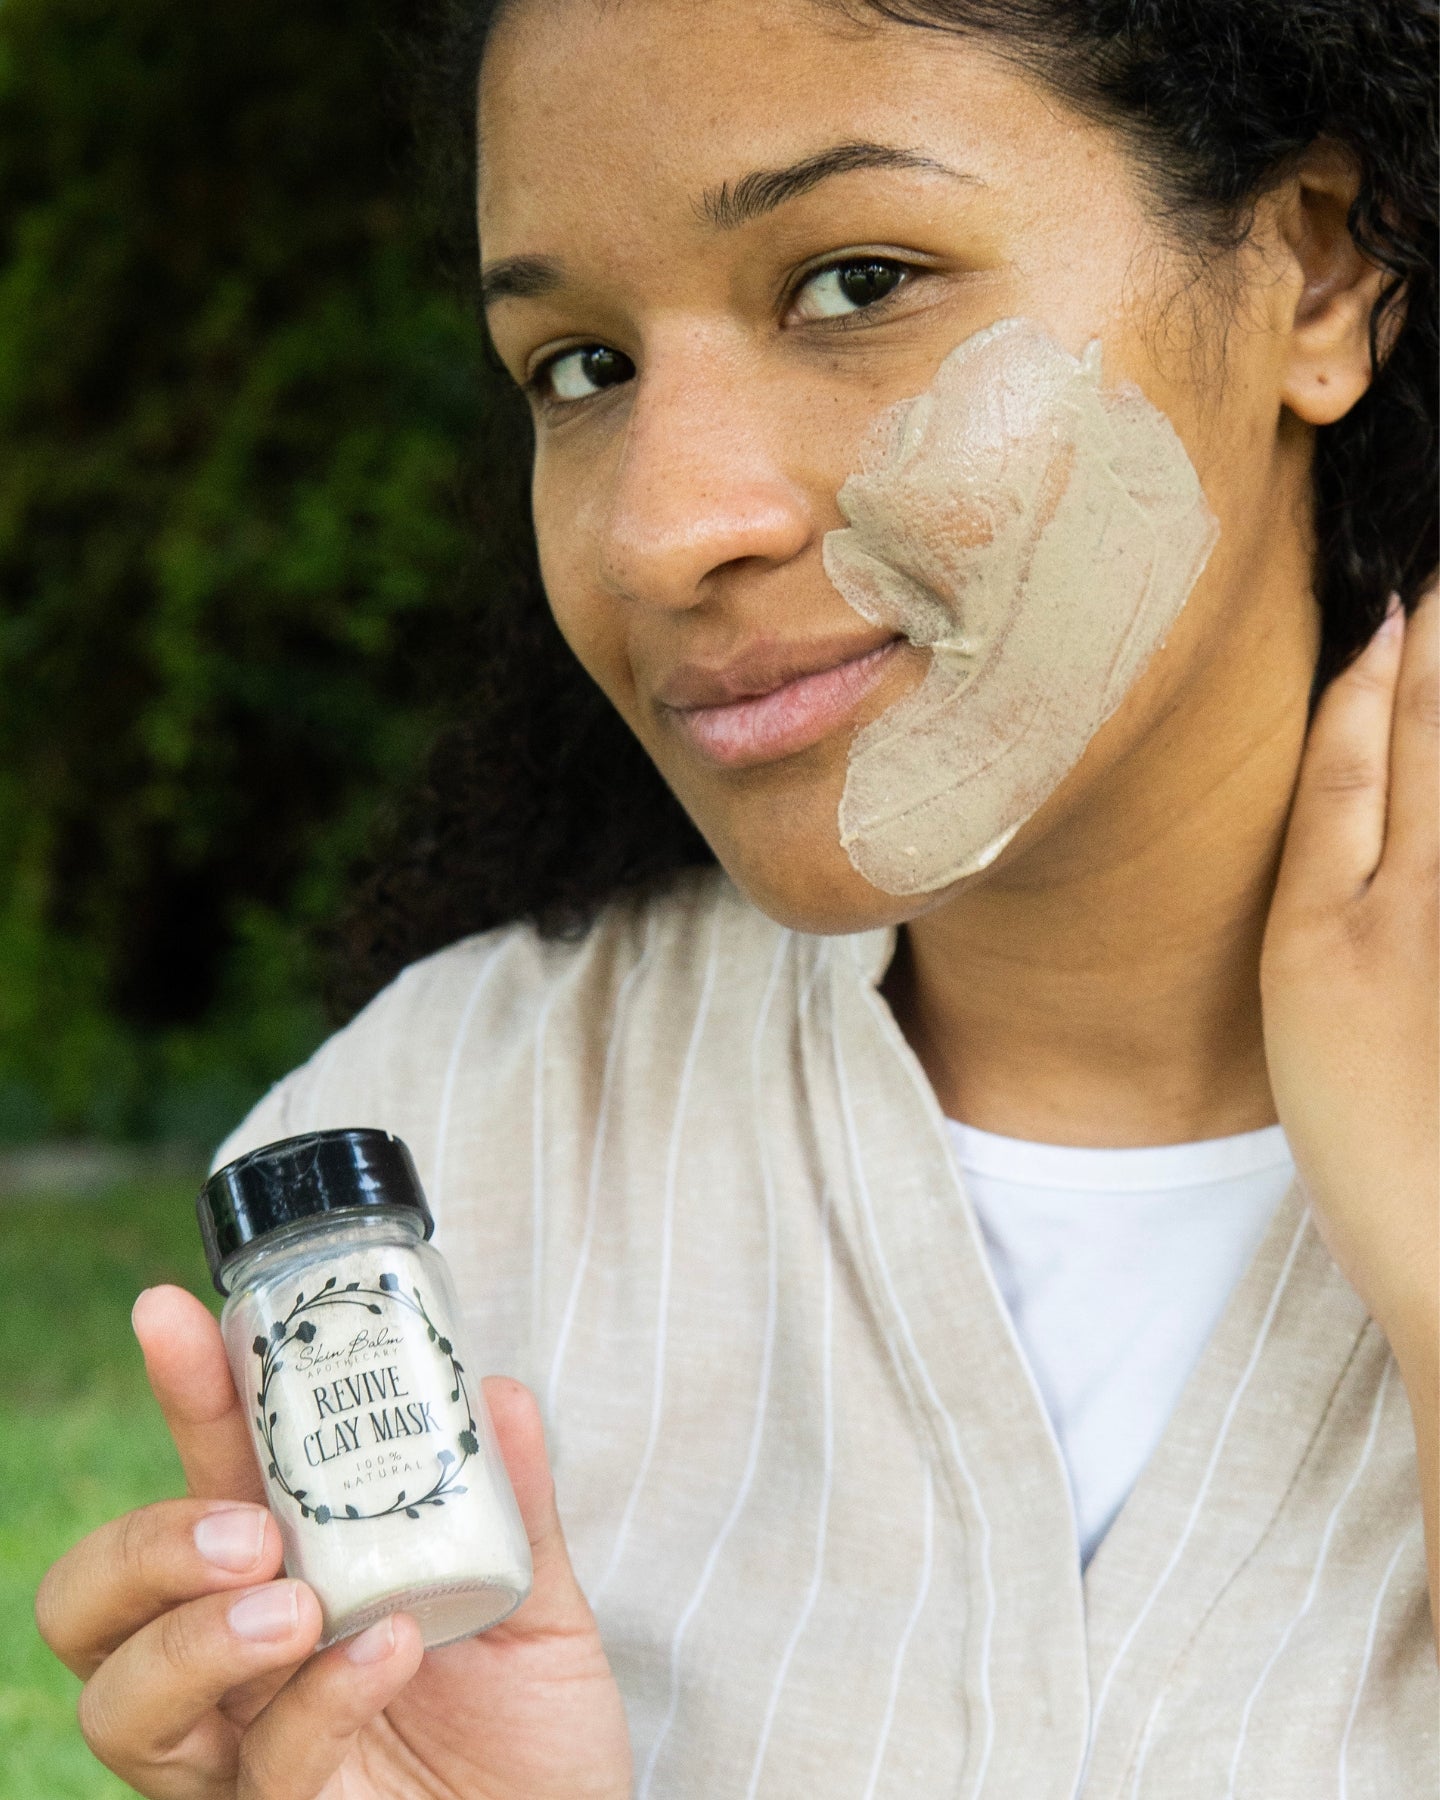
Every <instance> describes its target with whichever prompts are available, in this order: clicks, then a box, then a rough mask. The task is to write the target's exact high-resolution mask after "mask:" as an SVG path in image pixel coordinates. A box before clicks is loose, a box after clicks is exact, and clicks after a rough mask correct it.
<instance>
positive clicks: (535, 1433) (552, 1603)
mask: <svg viewBox="0 0 1440 1800" xmlns="http://www.w3.org/2000/svg"><path fill="white" fill-rule="evenodd" d="M482 1388H483V1391H484V1398H485V1405H486V1407H487V1409H488V1410H489V1414H490V1420H491V1423H492V1424H493V1425H494V1427H495V1437H496V1440H497V1442H498V1443H499V1446H500V1454H501V1456H502V1457H503V1458H504V1460H505V1467H506V1469H507V1471H508V1472H509V1476H510V1485H511V1487H513V1488H514V1490H515V1499H516V1501H517V1503H518V1504H519V1507H520V1517H521V1520H522V1521H523V1523H524V1526H525V1531H526V1535H527V1536H528V1537H529V1539H530V1555H531V1559H532V1561H533V1563H534V1566H535V1579H534V1586H533V1587H532V1588H531V1591H530V1597H529V1599H528V1600H526V1602H525V1604H524V1605H523V1606H522V1607H520V1608H519V1610H518V1611H517V1612H516V1613H515V1614H514V1615H513V1616H512V1617H511V1618H509V1619H507V1620H506V1621H505V1623H504V1624H503V1625H500V1626H498V1627H497V1628H496V1630H495V1632H493V1633H492V1634H491V1636H492V1638H501V1637H503V1636H513V1637H525V1636H540V1635H543V1634H548V1633H555V1632H560V1633H565V1632H571V1631H574V1630H576V1629H582V1630H588V1629H592V1628H593V1614H592V1613H591V1611H590V1603H589V1602H588V1601H587V1600H586V1598H585V1596H584V1594H583V1593H582V1592H581V1590H580V1584H579V1582H577V1581H576V1579H575V1572H574V1570H573V1569H572V1568H571V1566H570V1552H569V1551H568V1549H567V1548H566V1546H565V1533H564V1531H563V1530H562V1528H561V1525H560V1514H559V1511H558V1509H557V1508H556V1505H555V1482H554V1478H553V1477H552V1476H551V1473H550V1460H549V1458H548V1456H547V1455H546V1453H545V1430H544V1427H543V1425H542V1424H541V1422H540V1409H539V1407H538V1406H537V1405H536V1404H535V1397H534V1395H533V1394H532V1393H531V1392H530V1390H529V1389H528V1388H527V1387H526V1386H525V1385H524V1383H523V1382H519V1381H513V1380H511V1379H510V1377H509V1376H506V1375H491V1376H487V1377H486V1379H485V1381H484V1382H483V1383H482Z"/></svg>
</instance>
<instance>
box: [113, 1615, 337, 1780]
mask: <svg viewBox="0 0 1440 1800" xmlns="http://www.w3.org/2000/svg"><path fill="white" fill-rule="evenodd" d="M320 1630H321V1621H320V1604H319V1602H318V1601H317V1600H316V1598H315V1596H314V1594H312V1593H311V1591H310V1590H309V1588H307V1587H305V1586H304V1585H303V1584H302V1583H300V1582H298V1581H271V1582H267V1583H265V1584H264V1585H263V1586H261V1587H251V1588H246V1589H243V1590H242V1591H241V1592H239V1593H229V1594H209V1595H207V1596H206V1597H205V1598H204V1599H201V1600H191V1601H189V1602H188V1603H187V1604H185V1605H183V1606H176V1607H172V1608H171V1609H170V1611H168V1612H165V1613H162V1614H161V1615H160V1616H159V1618H157V1619H152V1620H151V1622H150V1623H149V1624H148V1625H145V1626H142V1628H141V1629H140V1630H139V1631H137V1632H136V1633H135V1634H134V1635H133V1636H132V1637H129V1638H127V1639H126V1640H125V1642H124V1643H123V1644H121V1645H120V1646H119V1648H118V1649H116V1650H115V1651H114V1653H113V1654H112V1655H110V1656H107V1657H106V1659H105V1661H104V1662H102V1663H101V1664H100V1667H99V1668H98V1669H97V1670H96V1671H95V1673H94V1674H93V1675H92V1676H91V1677H90V1680H89V1681H88V1682H87V1683H86V1685H85V1688H84V1690H83V1692H82V1693H81V1696H80V1728H81V1730H82V1731H83V1732H84V1734H85V1741H86V1743H88V1744H89V1746H90V1748H91V1749H92V1750H93V1751H94V1753H95V1754H96V1756H98V1757H99V1758H100V1760H101V1762H103V1763H106V1764H107V1765H108V1766H109V1767H110V1768H112V1769H114V1770H115V1772H116V1773H117V1774H118V1775H121V1776H123V1777H124V1778H125V1780H127V1781H129V1782H130V1784H131V1785H132V1786H133V1787H137V1788H139V1789H140V1791H141V1792H142V1793H157V1792H160V1791H162V1788H163V1789H164V1791H167V1792H168V1791H173V1792H175V1793H177V1794H178V1793H184V1794H193V1793H196V1792H204V1791H205V1787H204V1785H200V1786H198V1787H197V1785H196V1783H197V1781H198V1782H199V1783H201V1784H207V1783H214V1782H217V1781H223V1780H225V1779H228V1778H229V1777H231V1776H233V1774H234V1769H235V1760H236V1755H237V1748H236V1747H237V1744H238V1741H239V1734H238V1733H237V1732H235V1731H234V1730H233V1729H231V1728H230V1727H229V1726H227V1725H226V1722H225V1721H224V1720H223V1719H222V1718H221V1717H220V1716H219V1713H218V1711H217V1708H218V1706H219V1703H220V1701H221V1700H222V1699H223V1697H224V1696H225V1695H226V1694H227V1693H229V1691H230V1690H231V1689H232V1688H235V1687H238V1686H239V1685H240V1684H241V1683H243V1682H247V1681H252V1680H254V1679H255V1678H256V1677H257V1676H259V1675H263V1674H266V1673H270V1672H273V1671H275V1670H278V1669H283V1668H288V1667H292V1666H295V1665H297V1664H299V1663H300V1662H301V1661H302V1660H303V1659H304V1658H305V1657H307V1656H308V1655H309V1654H310V1653H311V1651H312V1650H313V1649H314V1648H315V1641H316V1639H317V1638H318V1637H319V1636H320ZM282 1691H283V1690H282ZM157 1771H158V1772H161V1774H162V1776H163V1774H164V1772H166V1771H170V1772H173V1774H174V1775H175V1776H176V1778H177V1779H175V1781H174V1782H173V1783H169V1784H167V1783H166V1782H164V1781H163V1780H161V1781H160V1782H157V1780H156V1772H157ZM182 1777H183V1779H181V1778H182ZM187 1784H188V1785H187Z"/></svg>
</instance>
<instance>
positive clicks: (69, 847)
mask: <svg viewBox="0 0 1440 1800" xmlns="http://www.w3.org/2000/svg"><path fill="white" fill-rule="evenodd" d="M403 10H404V9H401V11H402V13H403ZM397 23H398V24H403V23H404V19H403V17H400V18H397V17H392V16H387V15H386V14H385V12H384V9H383V8H382V7H381V6H379V5H378V4H377V5H371V4H365V3H363V0H362V3H361V4H334V3H324V0H309V3H307V4H306V5H303V6H296V5H294V4H293V0H230V4H227V5H225V6H221V7H197V6H193V5H190V4H186V3H185V0H0V1142H3V1141H5V1140H7V1139H8V1140H11V1141H14V1140H19V1139H26V1138H32V1137H37V1136H42V1135H56V1134H82V1135H100V1136H117V1137H145V1136H168V1137H175V1136H179V1137H188V1138H192V1139H196V1140H199V1141H213V1140H214V1139H216V1138H217V1137H218V1136H219V1135H220V1134H221V1133H222V1132H223V1131H224V1130H225V1129H226V1128H227V1127H228V1126H229V1125H230V1124H231V1123H233V1122H234V1120H235V1118H236V1117H237V1116H238V1115H239V1113H240V1112H241V1111H243V1109H244V1107H245V1106H246V1105H247V1104H248V1102H249V1100H250V1099H251V1097H252V1096H253V1095H254V1094H255V1093H256V1092H258V1091H259V1090H260V1089H261V1088H262V1087H263V1086H264V1085H265V1084H266V1083H267V1082H268V1081H269V1080H270V1079H272V1078H273V1077H274V1076H275V1075H277V1074H279V1073H280V1072H282V1071H283V1070H284V1069H285V1068H287V1067H289V1066H291V1065H292V1064H293V1063H294V1062H295V1061H297V1060H298V1059H299V1058H300V1057H302V1056H303V1055H304V1054H305V1053H307V1052H308V1050H309V1048H310V1047H311V1046H312V1045H313V1043H314V1042H315V1041H317V1039H318V1038H319V1037H320V1036H321V1035H322V1033H323V1030H324V1028H325V1020H324V1017H323V1014H322V1010H321V1005H320V999H319V994H320V986H321V981H320V959H319V955H318V952H317V948H316V945H317V941H318V934H320V933H321V932H322V931H323V927H324V926H325V924H326V922H327V921H328V920H330V919H331V918H332V917H333V916H334V915H335V913H336V911H337V909H338V908H339V906H340V905H341V904H342V901H343V896H344V893H345V889H346V885H347V881H348V879H349V877H350V872H351V870H352V868H353V865H354V863H355V859H356V858H357V856H358V855H359V854H360V853H361V852H362V851H363V849H364V846H365V843H366V840H367V836H368V834H369V832H370V830H371V828H372V824H373V821H374V820H375V819H376V817H377V815H378V814H382V813H383V812H384V811H385V808H386V806H387V803H388V801H389V800H390V798H391V797H392V796H394V795H395V794H396V793H397V792H398V791H399V790H401V789H402V788H403V787H404V786H405V785H406V784H407V783H408V781H409V780H410V778H411V777H412V774H413V772H414V771H415V770H416V768H417V765H418V763H419V760H420V756H421V751H422V747H423V745H424V743H425V741H426V740H427V738H428V737H429V736H430V735H431V733H432V731H433V729H434V726H435V724H436V722H437V717H438V714H439V713H440V711H441V710H442V709H443V707H444V706H445V705H447V704H453V703H454V702H455V700H456V697H457V696H456V692H455V691H454V678H453V676H452V677H451V689H450V690H449V691H448V692H447V690H446V684H445V681H444V680H442V679H441V676H440V674H439V671H441V670H453V669H455V668H456V667H457V666H458V663H459V661H460V657H459V652H458V646H460V645H461V644H463V642H464V641H465V632H466V629H467V619H468V618H469V617H470V616H471V615H472V613H473V609H474V607H475V605H476V601H475V599H474V595H475V594H476V593H477V592H481V593H483V589H484V582H485V579H486V569H485V564H484V561H483V559H481V558H479V556H478V553H477V554H470V553H469V552H467V543H468V542H471V541H473V539H474V536H475V534H474V533H473V531H471V530H470V529H469V527H470V525H472V524H473V520H469V521H467V519H466V517H465V516H464V515H465V513H466V511H467V510H469V511H472V512H473V511H474V509H475V508H476V507H477V506H478V507H479V509H480V512H481V514H482V516H483V515H484V513H485V509H486V507H487V504H488V503H489V501H488V497H489V496H491V495H492V494H493V493H495V492H497V491H498V489H499V488H502V487H504V486H505V484H506V483H512V484H513V481H514V479H515V478H516V471H517V468H518V467H519V465H521V464H523V461H524V459H525V456H526V455H527V454H528V446H527V445H525V444H524V442H523V437H522V435H521V434H520V433H519V432H518V431H517V430H516V429H515V428H514V426H513V425H512V423H511V422H510V417H509V415H507V414H505V413H504V411H503V407H501V406H500V403H499V402H498V401H497V400H496V399H495V398H494V394H495V387H494V381H493V377H489V376H487V374H486V370H485V364H484V358H483V356H482V354H481V345H480V339H479V334H478V330H477V327H476V325H475V323H474V319H473V313H472V311H471V309H470V307H469V304H468V301H467V300H466V299H465V298H463V297H462V295H461V294H460V293H459V292H457V291H456V290H455V288H453V287H452V286H450V285H448V284H447V282H446V281H445V279H444V278H443V277H442V276H441V274H440V272H439V267H438V261H437V255H436V247H435V242H434V234H433V231H432V228H431V223H430V220H429V216H428V214H427V212H426V209H425V208H424V207H423V206H422V205H421V203H420V199H419V195H418V183H417V182H416V180H415V178H414V164H415V159H414V157H413V155H412V144H411V139H410V129H409V125H408V123H407V119H406V109H405V106H404V104H403V96H402V95H401V94H400V93H399V92H398V88H399V82H398V77H397V63H396V58H395V57H394V55H393V54H392V52H391V50H390V48H389V47H388V46H387V43H386V41H385V37H384V33H385V30H386V28H387V27H390V26H394V25H396V24H397ZM497 409H498V410H497ZM462 495H465V496H470V498H469V499H467V500H465V502H464V503H463V504H462V500H461V496H462ZM482 535H483V534H482ZM497 549H498V547H497ZM467 557H468V573H467V577H466V579H465V580H463V581H462V579H461V578H460V571H461V570H462V568H467ZM477 584H478V585H477Z"/></svg>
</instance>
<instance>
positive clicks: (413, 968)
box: [215, 869, 787, 1184]
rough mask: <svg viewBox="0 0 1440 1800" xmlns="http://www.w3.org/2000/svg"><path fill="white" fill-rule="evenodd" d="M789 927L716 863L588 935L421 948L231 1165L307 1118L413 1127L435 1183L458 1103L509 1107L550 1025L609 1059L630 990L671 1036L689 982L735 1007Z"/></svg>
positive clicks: (281, 1090)
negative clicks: (731, 999)
mask: <svg viewBox="0 0 1440 1800" xmlns="http://www.w3.org/2000/svg"><path fill="white" fill-rule="evenodd" d="M785 935H787V934H784V933H783V932H782V931H781V928H780V927H778V926H776V925H775V924H774V923H773V922H771V921H770V920H769V919H767V918H766V917H765V916H764V915H763V914H761V913H759V912H757V911H756V909H755V908H754V907H752V906H751V905H750V904H749V903H748V902H747V901H746V900H744V899H743V898H742V897H741V896H740V895H739V894H738V893H737V891H736V890H735V888H734V887H733V886H732V885H731V884H730V882H729V881H728V879H727V878H726V877H725V876H724V875H723V874H722V873H721V872H720V871H719V870H718V869H705V870H697V871H694V872H693V873H690V874H687V875H686V876H684V877H682V878H681V879H680V880H678V881H677V882H676V883H675V884H674V885H673V886H671V887H668V888H667V889H666V890H665V891H664V892H663V893H661V894H658V895H655V896H651V897H647V898H644V899H634V900H621V901H617V902H614V903H612V905H610V906H609V907H607V908H606V909H605V910H604V912H603V913H602V914H601V915H600V917H599V918H598V919H597V920H596V921H595V923H594V924H593V925H592V926H591V927H590V929H589V930H588V931H587V932H586V933H585V934H584V935H583V936H580V937H577V938H575V939H571V940H563V939H562V940H557V939H553V938H544V937H542V936H541V935H540V934H539V933H538V932H537V931H535V930H534V928H533V927H531V926H529V925H507V926H502V927H500V928H499V929H497V930H494V931H488V932H482V933H479V934H478V935H476V936H474V937H469V938H463V939H461V940H460V941H459V942H457V943H454V944H451V945H448V946H447V947H446V948H445V949H444V950H441V951H438V952H436V953H435V954H434V955H432V956H429V957H426V958H424V959H423V960H422V961H420V962H417V963H412V964H411V965H410V967H409V968H407V969H405V970H404V971H403V972H402V973H401V974H400V975H399V976H397V977H396V979H395V980H394V981H393V982H391V984H390V985H389V986H388V987H387V988H385V989H384V990H383V991H382V992H381V993H379V994H378V995H376V997H375V998H374V999H373V1000H372V1001H371V1002H370V1003H369V1005H368V1006H366V1007H365V1008H364V1010H363V1011H362V1012H360V1013H358V1014H357V1015H356V1017H355V1018H354V1019H352V1020H351V1021H350V1023H349V1024H348V1025H346V1026H345V1027H344V1028H343V1029H342V1030H340V1031H338V1032H336V1033H335V1034H334V1036H332V1037H330V1038H329V1039H327V1040H326V1041H325V1042H324V1043H323V1044H322V1045H321V1046H320V1048H319V1049H318V1050H317V1051H316V1052H315V1054H314V1055H313V1056H312V1057H311V1058H310V1060H309V1061H308V1062H306V1063H305V1064H303V1065H302V1066H301V1067H300V1068H298V1069H296V1070H294V1071H292V1072H291V1073H290V1074H289V1075H287V1076H285V1077H284V1078H283V1079H282V1080H281V1081H280V1082H278V1083H277V1084H276V1085H275V1086H274V1087H273V1088H272V1089H271V1090H270V1092H269V1093H268V1094H266V1095H265V1097H264V1098H263V1099H262V1100H261V1101H260V1102H259V1103H258V1104H257V1105H256V1106H255V1107H254V1108H253V1109H252V1111H251V1112H250V1113H249V1115H248V1116H247V1117H246V1118H245V1119H244V1121H243V1122H242V1123H241V1124H240V1125H239V1126H238V1127H237V1129H236V1130H235V1131H234V1132H232V1133H231V1134H230V1136H229V1137H228V1138H227V1139H226V1140H225V1142H224V1143H223V1144H222V1145H221V1146H220V1148H219V1150H218V1151H217V1152H216V1157H215V1166H217V1167H218V1166H219V1165H220V1164H221V1163H223V1162H228V1161H230V1160H231V1159H232V1158H233V1157H236V1156H240V1155H243V1154H244V1153H245V1152H246V1151H247V1150H250V1149H254V1148H255V1147H256V1146H257V1145H259V1144H262V1143H268V1142H272V1141H274V1140H275V1139H277V1138H282V1137H289V1136H293V1135H295V1134H297V1133H300V1132H306V1131H318V1130H324V1129H326V1128H331V1127H338V1126H353V1125H377V1126H383V1127H384V1128H385V1129H386V1130H389V1131H392V1132H394V1133H395V1134H396V1135H397V1136H400V1137H403V1138H405V1140H406V1142H407V1143H409V1144H410V1147H411V1149H412V1151H413V1152H414V1154H415V1157H416V1161H417V1163H418V1164H419V1167H420V1173H421V1176H422V1178H424V1179H426V1181H427V1184H428V1183H429V1182H431V1181H432V1180H433V1179H434V1178H435V1176H436V1175H437V1174H438V1173H439V1171H438V1170H437V1169H436V1168H435V1167H434V1162H435V1155H434V1146H435V1145H436V1144H438V1143H442V1142H443V1141H444V1139H445V1135H446V1132H447V1130H448V1128H449V1126H450V1124H451V1122H452V1117H453V1114H454V1112H455V1109H456V1108H457V1106H458V1107H460V1108H461V1109H462V1110H464V1111H465V1112H468V1113H471V1114H473V1113H474V1112H476V1111H477V1110H478V1111H484V1112H486V1113H493V1111H494V1109H495V1108H496V1107H497V1106H501V1107H503V1105H504V1104H505V1103H506V1101H505V1096H507V1095H513V1096H517V1097H518V1095H519V1093H520V1090H521V1088H522V1087H523V1086H524V1085H525V1084H526V1083H528V1081H529V1079H530V1070H531V1068H532V1066H533V1064H534V1062H535V1060H536V1057H537V1053H538V1051H539V1045H540V1044H541V1043H543V1042H544V1041H545V1040H547V1039H548V1040H549V1042H550V1044H551V1053H552V1055H553V1054H554V1051H555V1049H556V1048H557V1047H558V1048H559V1049H560V1050H561V1051H562V1053H563V1055H564V1056H565V1058H566V1060H567V1061H569V1062H571V1063H572V1064H573V1065H575V1067H576V1069H577V1071H578V1070H582V1069H584V1068H585V1067H586V1066H587V1065H589V1066H592V1067H593V1066H594V1065H595V1064H596V1063H597V1061H600V1060H603V1058H604V1055H605V1047H606V1042H607V1039H608V1036H609V1027H610V1021H611V1020H612V1018H613V1017H614V1014H615V1012H616V1008H617V1006H618V1005H621V1004H623V1005H624V1006H625V1008H626V1010H627V1011H641V1012H643V1013H645V1014H646V1015H648V1016H649V1017H650V1018H651V1019H653V1020H655V1021H656V1023H657V1026H658V1027H659V1036H660V1038H661V1039H662V1040H663V1039H664V1038H665V1037H667V1036H668V1035H669V1034H668V1032H667V1031H666V1030H665V1029H664V1022H665V1021H666V1020H667V1019H670V1018H675V1019H678V1018H679V1017H680V1016H682V1015H683V1014H685V1013H686V1012H687V1011H688V1010H689V1009H688V1008H687V1006H686V998H687V995H689V994H690V993H691V992H692V991H694V992H699V991H700V989H701V988H702V987H705V986H707V985H708V986H709V987H710V989H711V990H712V993H716V998H717V1000H718V1003H719V1005H720V1006H721V1007H722V1008H723V1006H724V1005H725V1001H726V997H727V996H731V995H736V994H739V993H743V992H744V991H746V990H747V989H748V988H749V987H750V986H751V985H752V983H751V981H750V980H749V979H747V976H749V975H750V973H751V972H752V971H754V970H763V968H764V966H766V965H767V964H768V962H769V960H770V958H771V956H772V954H773V950H774V946H775V944H776V942H777V940H778V939H779V938H781V937H783V936H785ZM722 971H723V974H724V979H723V980H721V979H720V975H721V972H722ZM717 990H718V992H717ZM656 1047H657V1048H660V1047H661V1046H660V1045H657V1046H656Z"/></svg>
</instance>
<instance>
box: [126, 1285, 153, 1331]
mask: <svg viewBox="0 0 1440 1800" xmlns="http://www.w3.org/2000/svg"><path fill="white" fill-rule="evenodd" d="M149 1292H150V1290H149V1288H141V1290H140V1292H139V1293H138V1294H137V1295H136V1296H135V1304H134V1305H133V1306H132V1307H131V1308H130V1329H131V1330H132V1331H134V1329H135V1315H136V1313H137V1312H139V1310H140V1302H141V1301H142V1300H143V1299H144V1298H145V1296H146V1295H147V1294H148V1293H149Z"/></svg>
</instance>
